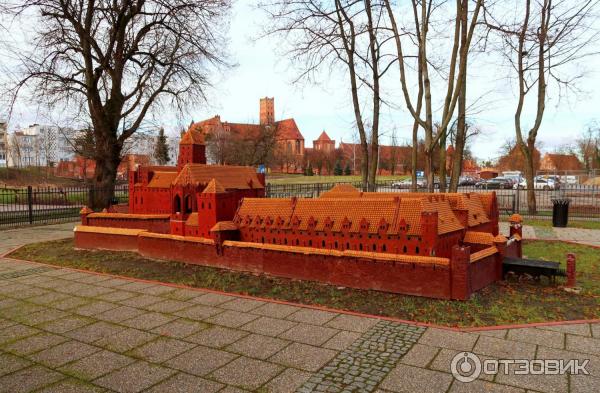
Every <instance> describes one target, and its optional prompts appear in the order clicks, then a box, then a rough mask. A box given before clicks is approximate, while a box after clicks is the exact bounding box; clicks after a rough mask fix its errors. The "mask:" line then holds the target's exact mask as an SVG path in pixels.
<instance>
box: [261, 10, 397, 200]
mask: <svg viewBox="0 0 600 393" xmlns="http://www.w3.org/2000/svg"><path fill="white" fill-rule="evenodd" d="M261 7H262V8H263V9H264V10H265V11H266V12H267V14H268V15H269V17H271V19H272V21H273V23H269V24H268V25H267V28H266V30H267V31H266V33H267V34H270V35H273V34H277V35H279V36H281V37H282V38H283V39H285V40H286V41H287V42H288V48H289V49H288V50H287V51H286V52H285V55H286V56H289V57H290V59H292V61H293V62H294V63H295V64H296V65H298V66H299V68H300V75H299V77H298V79H297V81H299V80H308V81H310V82H313V81H314V78H315V76H316V73H317V71H318V70H327V71H328V72H331V69H332V68H340V69H342V70H343V72H344V74H345V76H346V77H347V78H348V93H349V98H350V100H351V102H352V106H353V110H354V122H355V125H356V128H357V130H358V134H359V139H360V155H361V160H360V163H361V176H362V187H363V189H364V190H367V189H370V190H374V187H375V178H376V176H377V163H378V154H379V118H380V111H381V105H382V98H381V93H380V81H381V79H382V78H383V76H384V74H385V73H386V72H387V71H388V70H389V69H390V65H391V64H392V63H393V59H389V58H387V56H386V51H385V49H382V47H383V46H384V45H385V43H386V42H387V41H389V40H387V39H386V38H385V34H383V33H384V32H385V30H386V29H385V28H384V26H383V25H382V23H383V20H384V18H383V12H384V9H383V7H382V5H381V2H380V1H379V0H375V1H371V0H364V1H356V0H332V1H325V2H322V1H316V0H263V1H261Z"/></svg>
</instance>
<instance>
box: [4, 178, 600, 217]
mask: <svg viewBox="0 0 600 393" xmlns="http://www.w3.org/2000/svg"><path fill="white" fill-rule="evenodd" d="M336 184H340V183H304V184H267V188H266V195H267V197H268V198H289V197H293V196H295V197H303V198H317V197H319V196H320V195H321V194H322V193H324V192H325V191H328V190H330V189H332V188H333V187H334V186H335V185H336ZM346 184H351V185H353V186H354V187H356V188H358V189H360V187H361V183H360V182H348V183H346ZM404 187H406V185H405V184H399V183H397V182H394V181H380V182H377V184H376V188H377V191H378V192H398V193H402V192H408V191H410V190H409V189H408V188H404ZM419 191H420V192H425V191H426V190H424V189H419ZM489 191H490V190H486V189H482V188H478V187H476V186H467V187H459V192H489ZM493 191H495V192H496V195H497V197H498V206H499V208H500V212H501V214H502V215H509V214H512V213H520V214H522V215H524V216H526V217H535V218H550V217H551V216H552V200H553V199H556V198H569V199H570V200H571V203H570V207H569V216H570V217H571V218H577V219H588V220H600V187H592V186H583V185H565V186H563V187H561V189H560V190H543V189H540V190H535V194H536V201H537V213H536V214H535V215H533V216H532V215H529V214H528V207H527V190H513V189H496V190H493ZM102 192H108V191H107V190H103V189H98V188H92V187H63V188H41V187H24V188H0V229H7V228H12V227H16V226H21V225H31V224H51V223H59V222H66V221H72V220H76V219H77V218H79V211H80V210H81V208H82V207H83V206H85V205H89V201H90V200H91V199H90V198H93V197H94V194H97V193H102ZM114 195H115V199H116V200H115V202H116V203H120V204H126V203H128V201H129V190H128V186H127V185H126V184H125V185H118V186H116V187H115V194H114Z"/></svg>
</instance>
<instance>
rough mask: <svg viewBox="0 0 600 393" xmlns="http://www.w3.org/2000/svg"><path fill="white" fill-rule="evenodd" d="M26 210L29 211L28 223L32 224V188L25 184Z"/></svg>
mask: <svg viewBox="0 0 600 393" xmlns="http://www.w3.org/2000/svg"><path fill="white" fill-rule="evenodd" d="M27 210H28V212H29V224H33V189H32V188H31V186H27Z"/></svg>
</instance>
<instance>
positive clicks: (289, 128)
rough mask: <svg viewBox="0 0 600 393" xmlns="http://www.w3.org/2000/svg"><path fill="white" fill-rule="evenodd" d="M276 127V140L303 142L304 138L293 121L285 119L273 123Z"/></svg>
mask: <svg viewBox="0 0 600 393" xmlns="http://www.w3.org/2000/svg"><path fill="white" fill-rule="evenodd" d="M275 127H277V139H300V140H304V137H303V136H302V134H301V133H300V130H299V129H298V125H296V121H295V120H294V119H285V120H280V121H276V122H275Z"/></svg>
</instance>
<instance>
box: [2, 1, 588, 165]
mask: <svg viewBox="0 0 600 393" xmlns="http://www.w3.org/2000/svg"><path fill="white" fill-rule="evenodd" d="M251 3H254V2H253V1H249V0H238V1H237V2H236V3H235V4H234V9H233V15H232V20H231V31H230V36H231V46H230V52H231V54H232V60H233V61H234V62H236V63H237V64H238V66H237V67H235V68H234V69H232V70H230V71H226V72H225V74H224V75H223V76H222V77H221V78H220V80H218V81H217V83H216V84H215V89H214V90H213V91H212V92H211V93H210V102H209V103H208V105H207V106H205V107H201V108H195V109H192V110H191V117H192V118H193V119H194V120H196V121H198V120H202V119H205V118H208V117H211V116H213V115H215V114H220V115H221V118H222V119H223V120H227V121H230V122H255V121H257V120H258V100H259V98H260V97H264V96H273V97H275V111H276V117H277V118H279V119H282V118H287V117H294V118H295V120H296V122H297V123H298V126H299V128H300V130H301V132H302V133H303V135H304V137H305V139H306V145H307V146H310V145H311V144H312V140H313V139H316V138H317V137H318V135H319V134H320V133H321V131H322V130H326V131H327V133H328V134H329V135H330V136H331V137H332V138H333V139H335V140H336V141H337V142H338V143H339V141H340V140H341V139H342V140H344V141H346V142H350V141H352V138H353V119H354V117H353V112H352V106H351V102H350V100H349V94H348V91H347V84H346V83H345V80H344V75H341V74H332V75H321V78H320V79H321V82H322V83H320V84H319V85H309V84H301V85H294V84H292V83H291V82H292V80H293V79H294V77H295V76H296V72H294V70H293V69H291V68H290V67H289V63H288V61H287V59H285V58H281V57H280V56H278V54H277V53H276V52H277V51H276V49H277V48H280V47H281V45H283V44H282V43H279V42H278V41H277V39H275V38H267V39H263V40H260V41H259V42H254V41H252V39H251V37H255V36H257V34H258V32H259V31H260V26H261V25H262V24H263V23H267V21H266V20H265V19H264V17H263V15H262V13H260V12H259V11H257V10H254V9H253V7H252V6H251ZM582 67H583V70H584V71H586V76H585V79H584V80H582V81H580V84H579V87H580V88H581V89H582V91H581V92H579V93H578V94H577V95H570V96H569V97H568V98H566V99H563V100H562V101H561V102H558V100H557V98H558V91H556V89H554V90H550V92H549V96H550V99H549V100H548V102H547V109H546V113H545V116H544V121H543V124H542V127H541V130H540V133H539V140H540V142H541V147H542V150H543V151H551V150H554V149H556V148H557V147H558V146H561V145H564V144H567V143H572V142H573V141H574V139H575V138H576V136H577V135H578V134H579V133H581V132H582V131H583V130H584V128H585V127H586V125H587V124H588V123H590V122H591V121H593V120H595V119H597V118H598V119H600V116H599V115H598V109H597V108H598V102H600V75H599V74H598V71H597V69H598V58H589V59H588V60H587V62H586V63H585V64H583V65H582ZM579 70H581V67H580V68H578V71H579ZM502 76H503V71H501V68H500V67H499V66H498V59H496V58H494V57H493V56H491V55H488V54H485V53H482V54H478V55H477V56H476V59H475V60H474V61H473V63H472V66H471V68H470V75H469V85H468V91H469V100H470V101H471V103H473V101H475V100H476V99H480V101H478V102H477V103H476V104H473V105H474V106H475V107H476V108H477V110H476V112H477V113H476V114H475V115H474V116H473V118H474V119H475V120H476V122H477V124H478V125H479V126H480V127H481V128H482V129H483V131H484V134H483V135H482V136H479V137H478V138H477V139H476V140H475V141H474V142H473V145H472V150H473V153H474V154H475V155H476V156H477V157H478V158H492V157H495V156H497V155H498V150H499V147H500V145H501V144H502V142H503V141H504V140H506V139H507V138H509V137H512V136H513V135H514V128H513V113H514V107H515V105H516V97H515V94H514V92H513V90H512V87H511V83H510V82H509V81H507V80H506V79H505V78H503V77H502ZM394 82H395V81H394V80H393V79H392V78H390V82H388V84H390V87H389V88H388V89H389V92H390V93H391V95H392V96H393V97H398V100H397V102H396V104H397V105H398V106H399V107H400V108H402V107H403V105H404V104H403V102H402V101H401V100H400V99H399V97H400V90H399V87H397V88H396V86H395V84H394ZM550 87H551V88H552V86H550ZM530 112H533V111H530ZM383 117H384V118H383V119H382V120H383V128H382V132H383V134H384V136H383V140H384V143H387V142H388V141H387V138H386V134H387V135H389V130H390V129H391V128H392V127H396V129H397V135H398V137H400V138H401V140H402V141H404V140H406V141H408V139H409V138H410V133H411V126H412V121H411V119H410V116H409V115H408V113H406V112H405V111H403V110H402V109H391V108H386V110H385V112H384V115H383ZM190 120H191V119H187V120H186V124H187V123H188V122H189V121H190ZM36 121H37V122H42V121H43V120H40V116H38V115H37V114H35V113H32V112H30V111H28V110H26V109H25V107H24V108H23V109H22V110H17V112H16V113H15V116H14V118H13V119H12V121H11V123H12V124H11V125H12V126H14V125H15V124H17V123H18V124H21V125H26V124H28V123H32V122H36ZM159 121H160V122H162V123H164V125H165V127H166V128H167V130H173V131H174V130H175V129H176V128H177V121H176V116H169V115H166V116H164V118H161V119H159ZM527 124H528V123H527V121H526V122H525V125H527Z"/></svg>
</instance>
